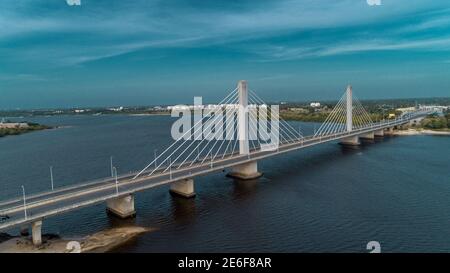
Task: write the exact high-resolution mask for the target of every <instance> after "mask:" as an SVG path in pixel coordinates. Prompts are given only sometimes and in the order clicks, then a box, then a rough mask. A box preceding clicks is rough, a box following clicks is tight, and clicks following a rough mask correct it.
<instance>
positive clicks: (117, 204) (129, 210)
mask: <svg viewBox="0 0 450 273" xmlns="http://www.w3.org/2000/svg"><path fill="white" fill-rule="evenodd" d="M106 206H107V208H106V210H107V211H108V212H109V213H111V214H114V215H116V216H118V217H120V218H129V217H133V216H135V215H136V210H135V209H134V196H133V195H131V194H130V195H127V196H123V197H117V198H113V199H109V200H108V201H106Z"/></svg>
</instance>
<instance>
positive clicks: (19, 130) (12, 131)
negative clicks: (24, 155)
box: [0, 122, 52, 137]
mask: <svg viewBox="0 0 450 273" xmlns="http://www.w3.org/2000/svg"><path fill="white" fill-rule="evenodd" d="M27 124H28V126H27V127H14V128H1V127H0V137H4V136H11V135H20V134H24V133H28V132H33V131H39V130H46V129H51V128H52V127H50V126H47V125H42V124H38V123H32V122H30V123H27Z"/></svg>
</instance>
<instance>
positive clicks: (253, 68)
mask: <svg viewBox="0 0 450 273" xmlns="http://www.w3.org/2000/svg"><path fill="white" fill-rule="evenodd" d="M369 2H377V1H374V0H370V1H369ZM380 2H381V3H380V4H381V5H369V4H368V2H367V0H335V1H329V0H296V1H294V0H276V1H275V0H239V1H238V0H214V1H213V0H135V1H125V0H122V1H118V0H117V1H116V0H109V1H106V0H103V1H102V0H2V1H1V3H0V5H1V7H0V108H1V109H16V108H20V109H24V108H60V107H94V106H122V105H123V106H130V105H159V104H178V103H192V102H193V97H194V96H202V97H203V101H204V102H206V103H208V102H218V101H220V100H221V99H222V98H223V97H225V96H226V95H227V94H228V93H229V92H230V91H231V90H233V89H234V88H235V86H236V84H237V82H238V81H239V80H247V81H248V85H249V88H250V89H252V90H253V91H254V92H256V93H257V94H258V95H259V96H260V97H261V98H263V99H264V100H265V101H271V102H275V101H310V100H336V99H339V97H340V96H341V95H342V93H343V92H344V91H345V89H346V86H347V85H348V84H351V85H352V86H353V91H354V94H355V95H356V96H357V97H358V98H359V99H379V98H380V99H381V98H408V97H444V96H445V97H448V96H449V95H450V2H449V1H448V0H433V1H427V0H380Z"/></svg>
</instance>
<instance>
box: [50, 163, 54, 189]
mask: <svg viewBox="0 0 450 273" xmlns="http://www.w3.org/2000/svg"><path fill="white" fill-rule="evenodd" d="M50 182H51V183H52V191H53V190H54V184H53V166H50Z"/></svg>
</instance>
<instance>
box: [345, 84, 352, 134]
mask: <svg viewBox="0 0 450 273" xmlns="http://www.w3.org/2000/svg"><path fill="white" fill-rule="evenodd" d="M346 94H347V107H346V110H347V132H351V131H352V130H353V95H352V86H351V85H349V86H347V91H346Z"/></svg>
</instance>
